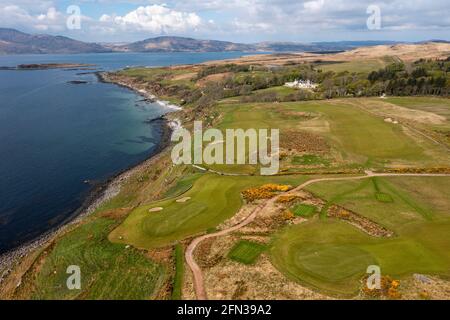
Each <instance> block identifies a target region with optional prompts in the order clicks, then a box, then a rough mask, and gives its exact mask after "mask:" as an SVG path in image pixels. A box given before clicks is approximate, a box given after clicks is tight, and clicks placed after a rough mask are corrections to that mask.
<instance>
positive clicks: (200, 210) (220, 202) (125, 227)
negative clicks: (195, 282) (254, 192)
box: [109, 174, 306, 248]
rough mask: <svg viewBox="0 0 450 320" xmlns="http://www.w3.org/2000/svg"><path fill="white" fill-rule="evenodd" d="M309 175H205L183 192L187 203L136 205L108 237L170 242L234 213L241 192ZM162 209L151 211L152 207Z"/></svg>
mask: <svg viewBox="0 0 450 320" xmlns="http://www.w3.org/2000/svg"><path fill="white" fill-rule="evenodd" d="M304 179H306V177H301V178H298V177H295V176H289V177H231V176H218V175H214V174H205V175H203V176H202V177H201V178H199V179H198V180H196V181H195V183H194V186H193V187H192V188H191V189H189V191H187V192H186V193H184V194H183V197H191V199H190V200H189V201H187V202H185V203H178V202H176V201H175V200H176V199H175V198H172V199H166V200H162V201H157V202H154V203H151V204H148V205H143V206H140V207H138V208H136V209H135V210H134V211H133V212H132V213H131V214H130V215H129V217H128V218H127V219H126V220H125V221H124V223H123V224H121V225H120V226H119V227H118V228H117V229H116V230H114V231H113V232H112V233H111V234H110V237H109V239H110V240H111V241H113V242H118V243H124V244H125V243H128V244H132V245H134V246H136V247H138V248H154V247H162V246H166V245H170V244H172V243H173V242H175V241H177V240H182V239H185V238H187V237H190V236H193V235H195V234H198V233H200V232H204V231H206V230H208V229H210V228H214V227H216V226H217V225H219V224H220V223H221V222H223V221H225V220H226V219H228V218H230V217H231V216H233V214H235V213H236V212H237V211H238V210H239V208H240V207H241V205H242V199H241V194H240V193H241V191H242V190H244V189H246V188H249V187H251V186H258V185H261V184H264V183H283V184H291V185H294V184H297V183H300V182H301V181H304ZM159 207H161V208H163V210H162V211H160V212H149V209H151V208H159Z"/></svg>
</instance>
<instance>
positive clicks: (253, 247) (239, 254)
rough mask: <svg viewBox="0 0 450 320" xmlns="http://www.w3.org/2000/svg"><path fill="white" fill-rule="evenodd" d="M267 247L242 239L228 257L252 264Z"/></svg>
mask: <svg viewBox="0 0 450 320" xmlns="http://www.w3.org/2000/svg"><path fill="white" fill-rule="evenodd" d="M265 249H266V247H265V246H263V245H261V244H259V243H255V242H250V241H242V240H241V241H239V242H238V243H237V244H236V245H235V246H234V247H233V248H232V249H231V251H230V252H229V253H228V257H229V258H230V259H231V260H235V261H238V262H241V263H244V264H252V263H254V262H255V261H256V259H258V257H259V255H260V254H261V253H262V252H263V251H264V250H265Z"/></svg>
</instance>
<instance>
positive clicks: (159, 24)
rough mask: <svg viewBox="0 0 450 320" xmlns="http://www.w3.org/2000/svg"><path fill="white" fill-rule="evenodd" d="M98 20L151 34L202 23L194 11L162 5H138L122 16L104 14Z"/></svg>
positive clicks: (193, 28) (173, 30)
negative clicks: (173, 8) (178, 9)
mask: <svg viewBox="0 0 450 320" xmlns="http://www.w3.org/2000/svg"><path fill="white" fill-rule="evenodd" d="M99 21H100V22H102V23H110V24H113V25H116V26H118V27H119V28H121V29H123V30H127V31H132V30H136V31H145V32H150V33H153V34H160V33H170V32H186V31H189V30H196V29H197V28H199V27H200V26H201V25H202V23H203V22H202V19H201V18H200V17H199V16H198V15H197V14H196V13H194V12H182V11H176V10H172V9H170V8H168V7H166V6H164V5H151V6H146V7H139V8H137V9H136V10H133V11H131V12H129V13H127V14H126V15H124V16H114V15H107V14H104V15H102V16H101V17H100V19H99Z"/></svg>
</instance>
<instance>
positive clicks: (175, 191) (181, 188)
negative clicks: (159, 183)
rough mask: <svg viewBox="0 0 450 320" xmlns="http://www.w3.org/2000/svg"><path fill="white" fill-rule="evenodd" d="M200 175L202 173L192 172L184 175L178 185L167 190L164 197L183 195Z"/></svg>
mask: <svg viewBox="0 0 450 320" xmlns="http://www.w3.org/2000/svg"><path fill="white" fill-rule="evenodd" d="M200 176H201V174H192V175H187V176H184V177H183V178H182V179H180V180H179V181H177V183H176V185H174V186H173V187H172V188H170V189H169V190H167V192H166V193H165V194H164V197H165V198H173V197H178V196H180V195H182V194H183V193H185V192H187V191H188V190H189V189H191V188H192V186H193V185H194V182H195V180H197V179H198V178H199V177H200Z"/></svg>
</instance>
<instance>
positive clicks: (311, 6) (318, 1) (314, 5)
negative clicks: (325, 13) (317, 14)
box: [303, 0, 325, 11]
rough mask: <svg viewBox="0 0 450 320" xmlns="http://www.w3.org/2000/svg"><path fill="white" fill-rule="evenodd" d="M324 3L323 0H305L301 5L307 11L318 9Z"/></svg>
mask: <svg viewBox="0 0 450 320" xmlns="http://www.w3.org/2000/svg"><path fill="white" fill-rule="evenodd" d="M324 4H325V0H314V1H307V2H305V3H304V4H303V7H304V8H305V9H306V10H308V11H319V10H320V9H322V8H323V5H324Z"/></svg>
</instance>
